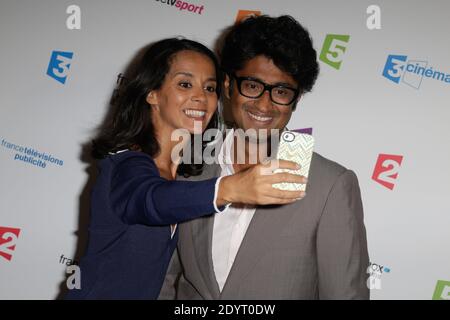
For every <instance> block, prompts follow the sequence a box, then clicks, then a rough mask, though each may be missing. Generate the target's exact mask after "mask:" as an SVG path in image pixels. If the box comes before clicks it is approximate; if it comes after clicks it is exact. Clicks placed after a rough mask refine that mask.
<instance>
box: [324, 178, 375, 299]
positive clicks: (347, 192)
mask: <svg viewBox="0 0 450 320" xmlns="http://www.w3.org/2000/svg"><path fill="white" fill-rule="evenodd" d="M316 245H317V257H318V258H317V259H318V261H317V263H318V270H319V271H318V272H319V275H318V276H319V298H320V299H369V289H368V287H367V284H366V280H367V277H368V275H367V274H366V270H367V267H368V266H369V256H368V251H367V238H366V230H365V227H364V217H363V206H362V201H361V192H360V189H359V185H358V179H357V177H356V175H355V174H354V172H353V171H350V170H347V171H345V172H344V173H342V174H341V175H340V176H339V177H338V178H337V180H336V181H335V183H334V185H333V187H332V188H331V191H330V193H329V195H328V198H327V201H326V204H325V207H324V210H323V212H322V216H321V219H320V222H319V226H318V231H317V242H316Z"/></svg>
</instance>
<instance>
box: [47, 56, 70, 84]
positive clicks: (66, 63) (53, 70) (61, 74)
mask: <svg viewBox="0 0 450 320" xmlns="http://www.w3.org/2000/svg"><path fill="white" fill-rule="evenodd" d="M72 57H73V52H66V51H53V52H52V55H51V56H50V62H49V64H48V68H47V75H48V76H50V77H52V78H53V79H55V80H56V81H58V82H61V83H62V84H65V83H66V79H67V76H68V74H69V68H70V65H71V61H72Z"/></svg>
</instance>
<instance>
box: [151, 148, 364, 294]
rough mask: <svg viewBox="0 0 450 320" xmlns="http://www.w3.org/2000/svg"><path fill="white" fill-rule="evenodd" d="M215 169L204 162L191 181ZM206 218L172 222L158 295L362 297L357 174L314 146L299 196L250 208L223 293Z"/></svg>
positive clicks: (209, 221)
mask: <svg viewBox="0 0 450 320" xmlns="http://www.w3.org/2000/svg"><path fill="white" fill-rule="evenodd" d="M218 175H220V166H219V165H210V166H206V167H205V169H204V171H203V173H202V175H201V176H198V177H194V178H190V180H203V179H207V178H211V177H213V176H218ZM223 214H226V213H223ZM213 224H214V215H211V216H207V217H203V218H200V219H196V220H192V221H189V222H186V223H183V224H180V225H179V242H178V249H177V251H176V252H175V253H174V255H173V257H172V261H171V263H170V266H169V270H168V273H167V276H166V279H165V282H164V285H163V288H162V290H161V293H160V297H159V298H160V299H369V289H368V288H367V285H366V280H367V278H368V275H367V274H366V269H367V267H368V266H369V257H368V252H367V240H366V231H365V227H364V221H363V207H362V203H361V195H360V189H359V185H358V180H357V177H356V175H355V174H354V173H353V171H350V170H347V169H346V168H344V167H342V166H341V165H339V164H337V163H335V162H332V161H330V160H328V159H326V158H324V157H322V156H320V155H319V154H317V153H314V155H313V158H312V162H311V167H310V173H309V179H308V184H307V188H306V197H305V198H304V199H302V200H299V201H296V202H295V203H292V204H288V205H281V206H259V207H258V208H257V209H256V212H255V214H254V216H253V219H252V221H251V223H250V225H249V227H248V230H247V233H246V234H245V237H244V239H243V241H242V244H241V246H240V248H239V251H238V253H237V255H236V259H235V261H234V264H233V266H232V268H231V271H230V274H229V276H228V279H227V281H226V283H225V285H224V288H223V290H222V292H220V290H219V287H218V284H217V281H216V278H215V274H214V270H213V262H212V251H211V240H212V232H213Z"/></svg>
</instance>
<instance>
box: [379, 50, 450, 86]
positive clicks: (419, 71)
mask: <svg viewBox="0 0 450 320" xmlns="http://www.w3.org/2000/svg"><path fill="white" fill-rule="evenodd" d="M383 77H385V78H386V79H389V80H390V81H392V82H394V83H397V84H399V83H400V81H401V82H403V83H404V84H407V85H408V86H410V87H412V88H414V89H419V88H420V86H421V84H422V81H423V80H424V78H426V79H430V80H435V81H440V82H443V83H445V84H449V83H450V74H449V73H446V72H444V71H442V70H440V69H439V68H436V67H434V66H432V65H429V63H428V61H425V60H418V59H408V56H406V55H396V54H390V55H388V57H387V59H386V64H385V65H384V69H383Z"/></svg>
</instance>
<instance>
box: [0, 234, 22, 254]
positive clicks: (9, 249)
mask: <svg viewBox="0 0 450 320" xmlns="http://www.w3.org/2000/svg"><path fill="white" fill-rule="evenodd" d="M19 234H20V229H17V228H9V227H1V226H0V256H1V257H3V258H5V259H6V260H8V261H11V258H12V255H13V253H14V250H15V249H16V242H17V239H18V238H19Z"/></svg>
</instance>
